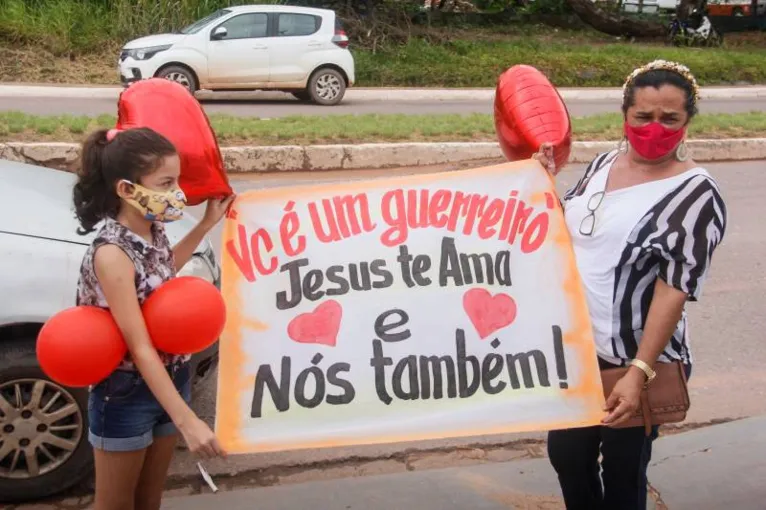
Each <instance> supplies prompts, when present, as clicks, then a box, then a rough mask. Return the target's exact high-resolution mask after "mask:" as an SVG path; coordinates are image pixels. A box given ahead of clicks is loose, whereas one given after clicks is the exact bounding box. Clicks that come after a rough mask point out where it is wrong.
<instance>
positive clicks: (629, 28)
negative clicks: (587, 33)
mask: <svg viewBox="0 0 766 510" xmlns="http://www.w3.org/2000/svg"><path fill="white" fill-rule="evenodd" d="M567 3H568V4H569V6H570V7H571V8H572V10H573V11H574V12H575V13H576V14H577V16H578V17H579V18H580V19H581V20H583V22H585V23H587V24H588V25H590V26H592V27H593V28H595V29H596V30H598V31H599V32H603V33H605V34H609V35H614V36H625V37H663V36H664V35H665V34H666V33H667V29H666V27H665V25H663V24H662V23H659V22H655V21H647V20H642V19H634V18H629V17H627V16H622V15H620V14H615V13H611V12H608V11H605V10H603V9H601V8H599V7H598V6H597V5H596V3H595V2H593V0H567Z"/></svg>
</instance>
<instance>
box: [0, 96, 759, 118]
mask: <svg viewBox="0 0 766 510" xmlns="http://www.w3.org/2000/svg"><path fill="white" fill-rule="evenodd" d="M261 95H263V96H264V97H267V99H243V100H230V99H227V100H217V99H204V100H202V104H203V106H204V108H205V111H206V112H207V113H208V114H214V113H222V114H228V115H237V116H243V117H261V118H277V117H286V116H291V115H358V114H368V113H379V114H396V113H401V114H408V115H412V114H421V115H426V114H445V113H458V114H471V113H492V108H493V104H492V101H487V100H485V99H484V98H482V99H481V100H475V101H473V100H457V101H456V100H428V99H423V100H419V101H412V100H405V101H400V100H376V99H346V100H344V101H343V102H342V103H341V104H339V105H337V106H332V107H326V106H317V105H312V104H304V103H301V102H299V101H298V100H296V99H294V98H292V96H289V95H282V94H278V93H269V94H261ZM254 97H259V95H258V94H256V95H255V96H254ZM566 103H567V107H568V108H569V112H570V115H572V116H574V117H583V116H588V115H598V114H603V113H616V112H619V108H620V102H619V101H617V100H614V99H611V100H582V99H579V100H578V99H570V100H567V101H566ZM13 110H15V111H22V112H25V113H29V114H34V115H63V114H70V115H90V116H96V115H101V114H112V115H115V114H116V112H117V101H116V99H112V98H99V97H94V98H53V97H0V111H13ZM764 110H766V97H757V98H748V99H730V100H727V99H707V100H704V101H702V103H701V105H700V111H701V112H702V113H747V112H750V111H764Z"/></svg>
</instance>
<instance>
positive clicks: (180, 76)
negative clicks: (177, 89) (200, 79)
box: [157, 66, 198, 94]
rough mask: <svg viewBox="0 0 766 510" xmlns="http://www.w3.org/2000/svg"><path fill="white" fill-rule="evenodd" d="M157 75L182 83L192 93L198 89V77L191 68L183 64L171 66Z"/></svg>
mask: <svg viewBox="0 0 766 510" xmlns="http://www.w3.org/2000/svg"><path fill="white" fill-rule="evenodd" d="M157 77H159V78H165V79H166V80H170V81H174V82H176V83H180V84H181V85H183V86H184V87H186V90H188V91H189V92H191V93H192V94H193V93H195V92H196V91H197V87H198V85H197V79H196V78H195V77H194V73H192V72H191V70H190V69H188V68H186V67H181V66H170V67H166V68H165V69H162V70H161V71H160V72H159V73H157Z"/></svg>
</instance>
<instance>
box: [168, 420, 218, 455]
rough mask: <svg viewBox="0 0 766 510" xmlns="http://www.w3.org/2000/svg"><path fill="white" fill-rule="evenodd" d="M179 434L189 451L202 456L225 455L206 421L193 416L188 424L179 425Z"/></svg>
mask: <svg viewBox="0 0 766 510" xmlns="http://www.w3.org/2000/svg"><path fill="white" fill-rule="evenodd" d="M179 430H180V431H181V435H182V436H183V437H184V441H186V445H187V446H188V447H189V451H190V452H192V453H195V454H197V455H199V456H200V457H202V458H205V459H209V458H212V457H226V452H225V451H224V450H223V448H221V445H220V444H219V443H218V439H217V438H216V437H215V434H214V433H213V431H212V430H210V427H208V426H207V423H205V422H204V421H202V420H200V419H199V418H197V417H196V416H194V417H193V418H192V419H191V420H190V421H189V423H188V424H186V425H185V426H181V427H179Z"/></svg>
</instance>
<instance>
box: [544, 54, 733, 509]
mask: <svg viewBox="0 0 766 510" xmlns="http://www.w3.org/2000/svg"><path fill="white" fill-rule="evenodd" d="M698 98H699V92H698V87H697V83H696V81H695V79H694V77H693V76H692V74H691V73H690V72H689V70H688V69H687V68H686V67H684V66H682V65H679V64H676V63H673V62H666V61H661V60H660V61H655V62H652V63H650V64H648V65H646V66H644V67H642V68H640V69H637V70H635V71H634V72H633V73H632V74H631V75H630V76H629V77H628V79H627V81H626V83H625V87H624V97H623V105H622V111H623V114H624V119H625V123H624V132H625V138H624V140H623V142H621V143H620V146H619V147H618V149H617V150H615V151H612V152H610V153H608V154H601V155H599V156H598V157H596V159H595V160H594V161H593V162H592V163H591V164H590V165H589V166H588V168H587V170H586V171H585V175H584V176H583V177H582V179H580V181H579V182H578V183H577V185H576V186H575V187H574V188H572V189H571V190H570V191H568V192H567V193H566V195H565V196H564V199H563V207H564V216H565V219H566V223H567V227H568V229H569V232H570V234H571V237H572V243H573V245H574V251H575V256H576V259H577V266H578V270H579V272H580V275H581V277H582V281H583V284H584V288H585V292H586V297H587V301H588V307H589V310H590V316H591V321H592V324H593V333H594V338H595V341H596V351H597V353H598V358H599V359H598V361H599V366H600V368H601V369H602V370H604V369H607V368H613V367H626V366H627V367H629V369H628V371H627V373H626V375H625V376H624V377H623V378H622V379H620V380H619V382H618V383H617V384H616V385H615V387H614V390H613V392H612V393H611V395H609V396H608V398H607V400H606V408H605V411H606V413H607V415H606V416H605V418H604V419H603V426H596V427H587V428H577V429H568V430H556V431H551V432H550V433H549V436H548V453H549V456H550V460H551V464H552V465H553V467H554V469H555V470H556V472H557V473H558V477H559V483H560V485H561V489H562V492H563V496H564V501H565V503H566V507H567V509H569V510H573V509H583V510H594V509H604V510H622V509H631V510H638V509H644V508H646V497H647V477H646V472H647V467H648V464H649V459H650V456H651V449H652V441H653V440H654V439H655V438H656V437H657V427H653V429H652V434H651V435H650V436H649V437H647V435H646V433H645V430H644V428H643V427H636V428H634V427H629V428H614V426H615V425H619V424H621V423H623V422H625V421H627V420H628V419H629V418H630V416H631V414H632V413H633V412H634V411H635V410H636V409H637V408H638V406H639V403H640V401H639V398H640V394H641V391H642V388H643V386H644V384H645V383H646V382H647V380H649V379H650V377H651V376H652V375H653V366H654V365H655V364H656V363H666V362H671V361H676V360H678V361H681V362H682V363H683V366H684V368H685V370H686V373H687V376H688V375H689V374H690V373H691V367H692V356H691V352H690V348H689V338H688V329H687V318H686V313H685V311H684V304H685V303H686V301H687V300H690V301H696V300H697V299H698V298H699V296H700V291H701V288H702V283H703V281H704V279H705V277H706V276H707V273H708V269H709V267H710V262H711V257H712V255H713V251H714V250H715V248H716V247H717V246H718V245H719V243H720V242H721V239H722V238H723V235H724V231H725V227H726V208H725V206H724V202H723V199H722V198H721V195H720V192H719V190H718V186H717V185H716V183H715V181H714V180H713V178H712V177H711V176H710V175H709V174H708V172H707V171H706V170H705V169H703V168H701V167H700V166H698V165H697V164H696V163H695V162H694V161H693V160H692V159H691V158H689V153H688V150H687V148H686V143H685V138H686V129H687V127H688V125H689V122H690V121H691V120H692V118H693V117H694V115H695V114H696V113H697V101H698ZM536 158H537V159H538V160H540V161H541V163H543V165H545V166H546V167H548V168H550V167H551V163H552V151H551V147H550V146H549V145H546V146H544V147H542V148H541V152H540V153H539V154H538V155H536ZM599 454H601V455H603V458H602V461H601V466H599ZM599 468H601V469H602V473H603V475H602V477H603V488H602V479H601V478H600V477H599Z"/></svg>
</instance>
